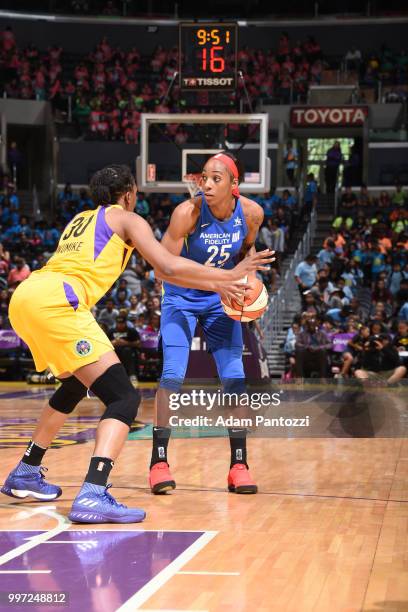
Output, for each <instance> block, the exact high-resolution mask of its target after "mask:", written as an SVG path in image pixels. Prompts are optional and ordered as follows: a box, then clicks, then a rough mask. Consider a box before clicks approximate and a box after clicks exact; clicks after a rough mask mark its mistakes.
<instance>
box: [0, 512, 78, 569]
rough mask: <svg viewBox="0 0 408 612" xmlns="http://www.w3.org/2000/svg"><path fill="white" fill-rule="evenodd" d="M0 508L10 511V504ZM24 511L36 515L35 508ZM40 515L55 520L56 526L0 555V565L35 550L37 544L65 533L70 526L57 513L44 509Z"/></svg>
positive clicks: (63, 517)
mask: <svg viewBox="0 0 408 612" xmlns="http://www.w3.org/2000/svg"><path fill="white" fill-rule="evenodd" d="M0 508H8V509H10V504H0ZM24 510H25V511H26V512H29V513H30V514H38V508H35V509H33V510H31V508H25V509H24ZM36 510H37V512H36ZM42 513H43V514H46V515H47V516H49V517H50V518H54V519H56V520H57V523H58V524H57V526H56V527H54V528H53V529H50V530H49V531H44V532H43V533H40V534H38V535H36V536H33V537H32V538H30V540H29V541H28V542H25V543H24V544H20V546H17V547H16V548H12V549H11V550H9V551H8V552H6V553H4V554H3V555H1V556H0V565H4V564H5V563H8V561H11V560H12V559H16V558H17V557H19V556H20V555H22V554H24V553H25V552H27V551H28V550H31V549H32V548H35V547H36V546H38V544H42V543H43V542H46V541H47V540H49V539H50V538H52V537H53V536H55V535H59V534H60V533H62V532H63V531H66V530H67V528H68V527H69V526H70V525H71V521H69V520H68V519H67V518H66V517H65V516H63V515H62V514H59V513H58V512H54V511H53V510H50V509H46V508H44V509H43V510H42ZM21 531H24V530H21Z"/></svg>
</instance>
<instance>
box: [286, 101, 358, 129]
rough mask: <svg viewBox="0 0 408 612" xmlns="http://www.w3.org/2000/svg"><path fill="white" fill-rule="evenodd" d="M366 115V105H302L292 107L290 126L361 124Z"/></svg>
mask: <svg viewBox="0 0 408 612" xmlns="http://www.w3.org/2000/svg"><path fill="white" fill-rule="evenodd" d="M367 117H368V107H367V106H332V107H330V106H314V107H313V106H312V107H310V106H304V107H297V108H296V107H295V108H292V110H291V114H290V122H291V125H292V127H307V126H312V125H313V126H330V125H332V126H335V125H363V123H364V121H365V120H366V119H367Z"/></svg>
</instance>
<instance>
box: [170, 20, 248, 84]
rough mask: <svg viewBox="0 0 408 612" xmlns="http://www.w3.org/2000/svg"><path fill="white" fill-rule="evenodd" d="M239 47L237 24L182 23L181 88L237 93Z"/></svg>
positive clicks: (180, 38) (180, 45) (180, 34)
mask: <svg viewBox="0 0 408 612" xmlns="http://www.w3.org/2000/svg"><path fill="white" fill-rule="evenodd" d="M237 45H238V25H237V24H236V23H181V24H180V28H179V49H180V64H179V79H180V81H179V82H180V88H181V89H182V90H184V91H186V90H187V91H233V90H235V89H236V87H237Z"/></svg>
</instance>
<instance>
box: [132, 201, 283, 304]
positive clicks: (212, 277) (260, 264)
mask: <svg viewBox="0 0 408 612" xmlns="http://www.w3.org/2000/svg"><path fill="white" fill-rule="evenodd" d="M122 218H123V220H124V233H125V236H126V240H127V241H128V242H130V243H131V244H132V246H134V247H135V249H137V251H139V253H140V254H141V255H142V256H143V257H144V259H146V260H147V261H148V262H149V263H150V264H151V265H152V266H153V267H154V269H155V270H156V271H157V274H158V276H160V278H162V279H163V280H166V281H169V282H171V283H173V284H175V285H180V286H181V287H189V288H191V289H202V290H204V291H214V292H217V291H218V290H220V289H221V288H225V287H226V285H229V287H230V290H231V292H232V293H235V294H236V295H238V294H239V295H241V294H242V290H243V288H245V287H246V286H245V285H242V279H243V278H244V277H245V276H247V275H248V274H250V273H251V272H253V271H254V270H266V269H267V267H266V266H267V265H268V264H269V263H271V262H272V261H273V252H272V251H269V250H268V249H267V250H265V251H261V252H259V253H256V254H254V255H251V256H249V257H247V258H245V259H244V260H243V261H241V262H240V263H239V264H238V265H237V266H235V268H232V269H231V270H222V269H220V268H215V267H210V266H202V265H201V264H198V263H196V262H195V261H191V260H189V259H186V258H185V257H178V256H176V255H173V254H172V253H170V252H169V251H168V250H167V249H165V248H164V246H162V245H161V244H160V242H158V241H157V240H156V238H155V237H154V235H153V232H152V230H151V228H150V226H149V224H148V223H147V221H145V220H144V219H143V218H142V217H139V216H138V215H135V214H134V213H125V214H124V215H123V217H122Z"/></svg>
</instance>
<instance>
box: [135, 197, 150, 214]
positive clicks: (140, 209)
mask: <svg viewBox="0 0 408 612" xmlns="http://www.w3.org/2000/svg"><path fill="white" fill-rule="evenodd" d="M136 212H137V214H138V215H141V216H142V217H147V215H148V214H149V212H150V206H149V203H148V202H147V200H146V198H145V195H144V193H142V192H138V194H137V202H136Z"/></svg>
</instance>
